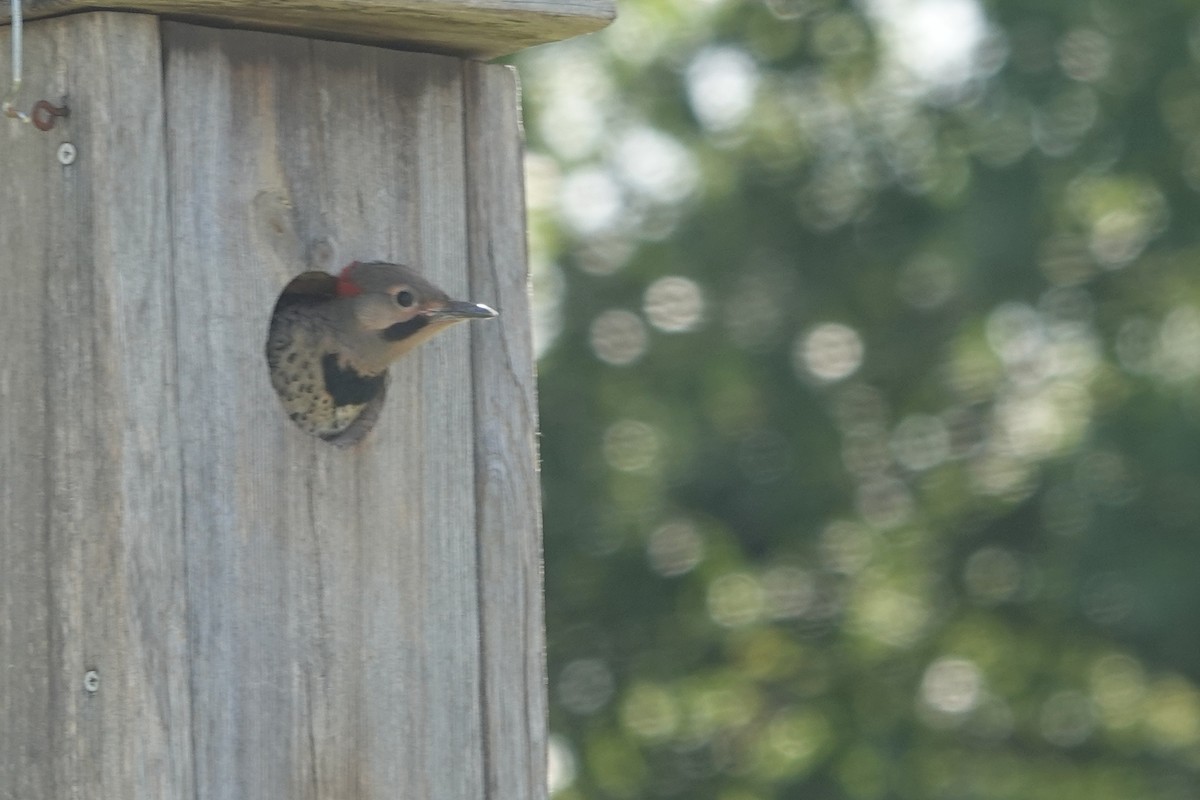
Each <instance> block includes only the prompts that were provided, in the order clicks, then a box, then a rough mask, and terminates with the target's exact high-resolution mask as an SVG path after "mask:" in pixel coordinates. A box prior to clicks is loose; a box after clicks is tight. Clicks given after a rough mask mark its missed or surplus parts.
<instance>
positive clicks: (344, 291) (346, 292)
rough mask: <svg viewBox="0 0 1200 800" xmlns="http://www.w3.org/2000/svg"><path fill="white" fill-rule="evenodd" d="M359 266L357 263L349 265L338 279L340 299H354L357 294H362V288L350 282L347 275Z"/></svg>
mask: <svg viewBox="0 0 1200 800" xmlns="http://www.w3.org/2000/svg"><path fill="white" fill-rule="evenodd" d="M357 266H358V262H357V261H354V262H352V263H350V264H347V265H346V266H345V267H344V268H343V269H342V272H341V274H340V275H338V279H337V293H338V297H354V295H356V294H362V287H361V286H359V285H358V284H357V283H355V282H354V281H352V280H350V278H349V277H348V276H347V274H346V273H348V272H349V271H350V270H351V269H352V268H354V267H357Z"/></svg>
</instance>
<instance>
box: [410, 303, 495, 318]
mask: <svg viewBox="0 0 1200 800" xmlns="http://www.w3.org/2000/svg"><path fill="white" fill-rule="evenodd" d="M427 313H428V315H429V316H430V317H432V318H434V319H447V320H453V319H491V318H492V317H495V316H499V315H498V314H497V313H496V310H495V309H494V308H492V307H490V306H485V305H482V304H481V303H468V302H467V301H465V300H450V301H449V302H447V303H446V305H444V306H442V307H441V308H431V309H429V311H428V312H427Z"/></svg>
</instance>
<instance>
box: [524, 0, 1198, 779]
mask: <svg viewBox="0 0 1200 800" xmlns="http://www.w3.org/2000/svg"><path fill="white" fill-rule="evenodd" d="M620 13H621V16H620V18H619V20H618V21H617V22H616V23H615V24H614V25H613V26H612V27H611V28H610V29H609V30H607V31H605V32H604V33H602V34H600V35H596V36H593V37H588V38H585V39H581V40H577V41H573V42H568V43H563V44H558V45H553V46H549V47H545V48H540V49H538V50H534V51H531V52H529V53H527V54H525V55H524V56H522V58H521V67H522V74H523V79H524V83H525V104H526V114H527V132H528V138H529V143H530V154H529V162H528V163H529V206H530V225H531V241H532V245H533V247H532V251H533V260H534V270H533V274H534V288H535V293H536V297H537V301H538V304H537V325H538V342H539V348H540V391H541V413H542V432H543V435H542V440H541V455H542V465H543V466H542V476H543V483H544V491H545V546H546V589H547V624H548V641H549V660H550V687H549V688H550V699H551V715H552V716H551V727H552V730H553V732H554V736H553V740H552V747H551V779H552V785H553V786H554V788H555V796H556V797H557V798H559V800H603V799H607V798H614V799H621V798H658V797H668V798H669V797H686V798H699V799H700V800H706V799H709V798H711V800H767V799H768V798H807V797H812V798H852V799H853V800H876V799H882V798H911V799H912V800H936V799H940V798H956V799H957V798H964V799H966V798H988V799H991V798H996V799H997V800H999V799H1000V798H1012V799H1013V800H1038V799H1039V798H1046V799H1047V800H1073V799H1075V798H1078V800H1105V798H1113V800H1117V799H1118V798H1120V799H1121V800H1129V799H1130V798H1164V799H1165V800H1176V799H1181V798H1196V797H1200V688H1198V684H1200V635H1198V634H1200V393H1198V392H1197V381H1198V377H1200V236H1198V234H1200V194H1198V191H1200V4H1197V3H1195V2H1185V0H1140V1H1139V2H1136V3H1134V2H1126V1H1125V0H992V2H990V3H978V2H976V0H861V2H848V1H847V0H763V1H762V2H752V1H751V0H745V1H744V2H739V1H738V0H621V2H620Z"/></svg>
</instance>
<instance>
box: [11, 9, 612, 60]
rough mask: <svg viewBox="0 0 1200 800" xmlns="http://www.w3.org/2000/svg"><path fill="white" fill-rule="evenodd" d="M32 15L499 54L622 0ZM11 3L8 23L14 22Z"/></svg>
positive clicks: (567, 34) (591, 23)
mask: <svg viewBox="0 0 1200 800" xmlns="http://www.w3.org/2000/svg"><path fill="white" fill-rule="evenodd" d="M24 2H25V9H26V10H25V16H26V18H29V19H34V18H38V17H47V16H57V15H61V14H68V13H73V12H76V11H84V10H90V9H97V8H106V9H114V10H121V11H140V12H148V13H152V14H161V15H164V16H168V17H171V18H174V19H188V20H193V21H196V22H202V23H205V24H211V25H222V26H230V27H238V28H248V29H255V30H265V31H277V32H282V33H294V34H303V35H305V36H313V37H317V38H325V39H342V40H345V41H353V42H362V43H370V44H381V45H389V46H394V47H398V48H401V49H407V50H423V51H427V52H434V53H449V54H455V55H462V56H470V57H474V58H494V57H496V56H500V55H506V54H508V53H514V52H516V51H518V50H523V49H525V48H527V47H532V46H534V45H538V44H545V43H547V42H554V41H559V40H561V39H569V38H571V37H572V36H579V35H580V34H584V33H590V32H592V31H596V30H599V29H600V28H603V27H604V26H605V25H607V24H609V23H610V22H612V20H613V19H614V18H615V16H616V4H615V0H24ZM8 13H9V11H8V4H7V3H5V4H4V6H3V8H0V22H5V21H7V20H8V18H9V17H8Z"/></svg>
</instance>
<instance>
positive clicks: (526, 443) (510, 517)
mask: <svg viewBox="0 0 1200 800" xmlns="http://www.w3.org/2000/svg"><path fill="white" fill-rule="evenodd" d="M465 89H466V104H465V105H466V109H467V169H468V179H469V186H470V196H469V202H470V206H469V208H470V216H469V229H470V239H469V241H470V246H471V288H472V291H473V293H475V294H480V293H483V294H491V293H493V292H494V293H495V297H496V302H497V303H498V304H499V308H501V309H502V314H503V316H502V317H501V319H500V322H501V324H502V325H503V326H504V328H505V332H504V335H503V336H495V335H490V334H491V333H492V332H491V331H489V330H487V329H484V328H483V327H477V328H474V329H472V331H471V335H472V342H471V344H472V359H473V368H472V374H473V375H474V376H475V476H476V505H477V507H478V508H479V563H480V584H479V585H480V601H479V607H480V609H481V613H482V620H481V622H482V626H483V627H482V635H481V641H482V643H483V669H484V673H483V674H484V679H483V684H484V698H483V702H484V712H485V714H486V720H487V737H488V738H487V741H486V742H485V746H486V748H487V753H488V759H487V762H486V768H487V778H488V785H489V786H490V787H492V788H493V791H494V792H495V796H496V797H519V798H531V799H532V800H537V798H542V797H545V792H546V788H545V778H546V766H545V765H546V676H545V635H544V629H543V622H542V620H543V616H544V614H543V609H542V579H541V574H542V572H541V565H542V542H541V505H540V502H539V495H538V493H537V491H536V488H533V490H532V491H531V487H537V486H538V485H539V482H538V475H537V454H536V452H535V450H534V447H535V444H534V443H535V441H536V439H535V437H536V432H537V431H536V425H537V397H536V394H535V390H534V387H535V382H534V362H533V339H532V328H531V326H530V325H528V324H526V323H527V322H528V320H529V319H530V318H531V316H530V308H529V274H528V270H527V268H526V264H527V258H526V250H525V227H524V224H523V220H522V217H523V216H524V215H523V213H522V214H520V215H517V214H513V213H512V209H524V208H525V194H524V191H523V186H524V161H523V150H522V148H521V118H520V109H519V107H518V104H517V97H518V90H517V79H516V72H515V71H514V70H512V69H510V68H498V67H490V66H484V65H479V64H467V65H466V66H465ZM518 675H522V676H524V677H523V679H522V680H521V681H520V682H517V680H516V676H518Z"/></svg>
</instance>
